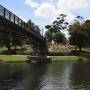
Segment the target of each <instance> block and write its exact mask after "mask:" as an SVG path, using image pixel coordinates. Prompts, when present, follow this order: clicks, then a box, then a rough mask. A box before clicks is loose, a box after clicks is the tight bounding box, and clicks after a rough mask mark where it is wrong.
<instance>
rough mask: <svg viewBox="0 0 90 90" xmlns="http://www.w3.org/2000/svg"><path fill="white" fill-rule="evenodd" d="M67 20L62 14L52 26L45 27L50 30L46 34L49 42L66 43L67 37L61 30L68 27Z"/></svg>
mask: <svg viewBox="0 0 90 90" xmlns="http://www.w3.org/2000/svg"><path fill="white" fill-rule="evenodd" d="M65 18H66V15H65V14H60V15H59V16H58V17H57V19H56V20H55V21H53V23H52V25H47V26H45V28H46V29H47V30H48V31H46V33H45V38H46V39H47V41H48V42H52V40H53V41H55V43H58V44H59V43H65V41H66V38H65V35H64V34H63V33H62V32H61V30H65V29H66V28H67V25H68V22H66V21H65Z"/></svg>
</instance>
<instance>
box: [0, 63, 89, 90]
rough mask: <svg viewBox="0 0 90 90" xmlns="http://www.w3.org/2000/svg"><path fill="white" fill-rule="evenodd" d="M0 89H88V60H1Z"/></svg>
mask: <svg viewBox="0 0 90 90" xmlns="http://www.w3.org/2000/svg"><path fill="white" fill-rule="evenodd" d="M0 90H90V62H53V63H49V64H30V63H7V62H1V63H0Z"/></svg>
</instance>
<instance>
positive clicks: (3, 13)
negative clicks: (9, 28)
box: [0, 5, 41, 36]
mask: <svg viewBox="0 0 90 90" xmlns="http://www.w3.org/2000/svg"><path fill="white" fill-rule="evenodd" d="M0 16H2V17H4V18H5V19H8V20H9V21H11V22H13V23H15V24H17V25H19V26H20V27H22V28H24V29H26V30H28V31H31V32H34V33H36V34H38V35H39V36H41V35H40V33H38V31H35V30H31V27H30V25H29V24H27V23H25V21H23V20H22V19H20V18H19V17H18V16H16V15H15V14H13V13H12V12H10V11H9V10H8V9H6V8H5V7H3V6H2V5H0Z"/></svg>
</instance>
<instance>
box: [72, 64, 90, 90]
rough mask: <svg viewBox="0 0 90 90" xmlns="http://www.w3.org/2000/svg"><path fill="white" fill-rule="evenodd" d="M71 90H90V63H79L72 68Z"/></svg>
mask: <svg viewBox="0 0 90 90" xmlns="http://www.w3.org/2000/svg"><path fill="white" fill-rule="evenodd" d="M70 79H71V81H72V82H71V86H72V87H71V88H73V89H75V90H90V62H78V63H75V64H74V65H73V67H72V72H71V77H70Z"/></svg>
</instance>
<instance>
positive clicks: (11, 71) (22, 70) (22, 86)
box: [0, 63, 47, 90]
mask: <svg viewBox="0 0 90 90" xmlns="http://www.w3.org/2000/svg"><path fill="white" fill-rule="evenodd" d="M46 66H47V65H46V64H45V65H41V64H40V65H39V64H29V63H0V90H36V89H38V85H39V83H40V81H39V77H40V76H41V75H42V74H44V72H45V71H46Z"/></svg>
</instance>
